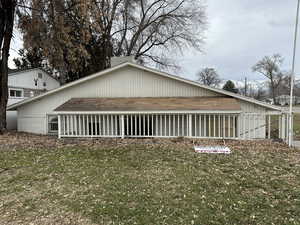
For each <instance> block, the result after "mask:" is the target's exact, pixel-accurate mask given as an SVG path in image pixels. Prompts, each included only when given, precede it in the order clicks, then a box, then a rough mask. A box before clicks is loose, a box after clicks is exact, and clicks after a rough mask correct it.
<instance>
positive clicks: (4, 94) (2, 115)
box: [0, 0, 16, 134]
mask: <svg viewBox="0 0 300 225" xmlns="http://www.w3.org/2000/svg"><path fill="white" fill-rule="evenodd" d="M15 8H16V0H0V19H1V24H0V26H1V27H0V32H1V34H0V37H2V38H1V39H0V40H1V43H0V47H2V48H1V49H0V50H1V51H0V52H1V55H0V134H3V132H4V131H5V129H6V107H7V100H8V83H7V82H8V57H9V49H10V43H11V39H12V33H13V27H14V18H15Z"/></svg>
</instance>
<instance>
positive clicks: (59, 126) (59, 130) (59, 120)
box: [58, 115, 61, 139]
mask: <svg viewBox="0 0 300 225" xmlns="http://www.w3.org/2000/svg"><path fill="white" fill-rule="evenodd" d="M58 138H59V139H60V138H61V116H60V115H58Z"/></svg>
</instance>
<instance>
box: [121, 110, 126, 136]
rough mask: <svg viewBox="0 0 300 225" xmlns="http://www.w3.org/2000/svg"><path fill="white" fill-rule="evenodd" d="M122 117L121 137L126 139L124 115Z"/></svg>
mask: <svg viewBox="0 0 300 225" xmlns="http://www.w3.org/2000/svg"><path fill="white" fill-rule="evenodd" d="M120 119H121V121H120V123H121V138H122V139H124V137H125V132H124V131H125V129H124V115H121V116H120Z"/></svg>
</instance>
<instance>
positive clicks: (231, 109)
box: [51, 97, 288, 140]
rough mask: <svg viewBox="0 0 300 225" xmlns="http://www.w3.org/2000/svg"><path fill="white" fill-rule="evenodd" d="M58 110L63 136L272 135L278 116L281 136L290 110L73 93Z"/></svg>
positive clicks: (215, 100)
mask: <svg viewBox="0 0 300 225" xmlns="http://www.w3.org/2000/svg"><path fill="white" fill-rule="evenodd" d="M54 111H55V116H54V117H53V115H51V118H52V119H53V118H56V121H57V130H58V131H57V132H58V136H59V138H66V137H82V138H85V137H89V138H97V137H120V138H127V137H132V138H148V137H160V138H174V137H190V138H215V139H263V138H273V137H272V136H274V134H272V123H273V124H274V116H276V118H277V119H276V121H277V122H276V123H277V125H278V130H277V131H276V132H277V134H276V135H277V138H282V139H284V140H285V139H287V133H288V127H287V126H286V124H287V119H288V118H287V116H286V115H284V114H281V112H280V113H279V112H269V113H265V114H263V113H259V114H258V113H245V112H243V111H242V109H241V105H240V102H239V101H238V100H237V99H235V98H231V97H159V98H158V97H148V98H72V99H70V100H69V101H67V102H66V103H64V104H62V105H61V106H59V107H58V108H56V109H55V110H54ZM52 121H53V120H52ZM51 127H52V128H53V123H51ZM54 127H55V126H54Z"/></svg>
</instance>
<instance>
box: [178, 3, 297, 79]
mask: <svg viewBox="0 0 300 225" xmlns="http://www.w3.org/2000/svg"><path fill="white" fill-rule="evenodd" d="M296 5H297V0H207V7H208V8H207V16H208V22H209V27H208V30H207V34H206V37H207V40H206V44H205V45H204V51H205V53H204V54H201V53H197V52H190V53H186V54H185V56H184V57H183V64H184V74H186V75H185V76H186V77H189V78H191V79H195V73H196V72H197V71H198V70H199V69H201V68H202V67H215V68H216V69H217V71H218V72H219V74H220V76H221V77H222V78H223V79H234V80H241V79H244V77H245V76H247V77H248V78H249V79H251V80H254V79H264V78H263V77H262V76H261V75H259V74H255V73H252V72H251V67H252V66H253V65H254V64H255V63H256V62H257V61H258V60H259V59H261V58H262V57H263V56H265V55H272V54H274V53H280V54H282V56H283V57H284V58H285V63H284V69H286V70H290V68H291V62H292V47H293V35H294V27H295V16H296ZM299 37H300V35H299ZM298 40H299V38H298ZM298 46H299V48H298V52H299V54H297V55H298V56H297V57H298V58H297V62H296V66H297V70H296V72H297V73H298V74H299V73H300V63H299V62H300V40H299V45H298Z"/></svg>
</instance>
